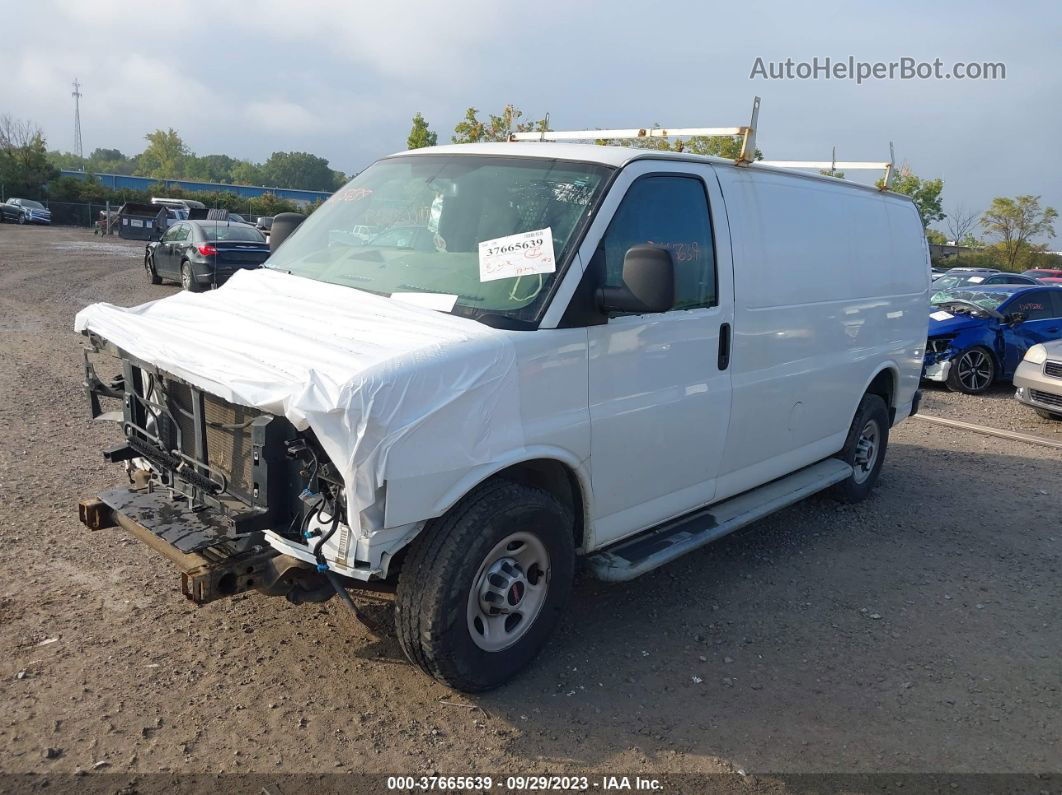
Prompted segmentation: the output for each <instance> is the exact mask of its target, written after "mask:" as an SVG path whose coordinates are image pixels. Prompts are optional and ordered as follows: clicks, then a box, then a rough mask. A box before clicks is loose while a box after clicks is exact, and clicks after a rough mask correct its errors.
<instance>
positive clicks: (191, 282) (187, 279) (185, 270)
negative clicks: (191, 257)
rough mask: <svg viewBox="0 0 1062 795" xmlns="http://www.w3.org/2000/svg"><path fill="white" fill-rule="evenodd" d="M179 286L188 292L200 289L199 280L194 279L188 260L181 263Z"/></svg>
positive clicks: (195, 291)
mask: <svg viewBox="0 0 1062 795" xmlns="http://www.w3.org/2000/svg"><path fill="white" fill-rule="evenodd" d="M181 287H182V288H184V289H185V290H187V291H188V292H190V293H198V292H199V291H200V287H199V282H197V281H196V280H195V274H194V273H192V266H191V264H190V263H188V262H182V263H181Z"/></svg>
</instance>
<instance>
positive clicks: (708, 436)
mask: <svg viewBox="0 0 1062 795" xmlns="http://www.w3.org/2000/svg"><path fill="white" fill-rule="evenodd" d="M365 227H372V228H375V229H377V230H378V232H377V234H375V235H374V236H373V237H372V238H371V239H369V240H364V239H361V238H359V237H358V236H357V235H356V234H355V230H358V229H362V228H365ZM389 230H390V231H389ZM275 242H276V243H279V242H280V241H275ZM929 273H930V269H929V256H928V250H927V245H926V240H925V236H924V234H923V229H922V225H921V223H920V220H919V216H918V213H917V212H916V210H915V208H914V206H913V205H912V203H911V202H910V200H909V199H908V198H906V197H904V196H899V195H895V194H892V193H889V192H886V191H879V190H877V189H874V188H870V187H865V186H860V185H857V184H853V183H850V182H847V181H844V180H841V179H836V178H832V177H823V176H819V175H817V174H810V175H809V174H803V173H796V172H793V171H788V170H782V169H778V168H772V167H768V166H763V165H758V164H740V165H739V164H736V163H734V162H732V161H727V160H720V159H712V158H705V157H698V156H692V155H684V154H678V153H660V152H654V151H646V150H642V149H630V148H621V147H603V146H593V145H587V144H561V143H498V144H473V145H463V146H443V147H434V148H429V149H420V150H416V151H412V152H403V153H400V154H398V155H395V156H393V157H388V158H385V159H383V160H380V161H379V162H377V163H375V164H374V165H372V166H371V167H369V168H367V169H365V170H364V171H362V172H361V173H360V174H359V175H358V176H357V178H355V179H354V180H353V181H352V182H351V183H350V184H349V185H348V186H347V187H346V188H344V189H343V190H341V191H339V192H338V193H337V194H336V195H334V196H333V197H332V198H331V199H330V200H329V201H328V202H326V203H325V204H324V206H322V207H321V208H320V209H319V210H317V211H316V212H314V213H313V215H311V216H310V217H309V218H308V219H307V220H306V221H305V222H304V223H303V224H302V225H301V226H300V227H299V228H298V229H297V230H296V231H295V232H294V233H293V234H292V235H291V236H290V237H289V238H288V239H287V240H286V241H283V245H282V246H280V247H279V248H276V249H275V251H274V253H273V255H272V257H271V258H270V260H269V261H268V262H267V263H266V266H265V267H264V268H263V269H261V270H257V271H240V272H239V273H237V274H236V276H234V277H233V278H232V279H230V280H229V281H228V283H227V284H226V285H224V286H223V287H221V288H220V289H218V290H215V291H211V292H208V293H204V294H199V295H196V294H190V293H182V294H178V295H174V296H172V297H169V298H164V299H162V300H159V301H155V302H153V303H150V304H145V305H143V306H139V307H134V308H131V309H121V308H118V307H114V306H110V305H106V304H97V305H93V306H91V307H88V308H87V309H85V310H83V311H82V312H81V313H80V314H79V315H78V317H77V321H76V327H77V330H78V331H81V332H83V333H84V334H85V335H86V336H87V337H88V347H89V348H90V349H91V350H90V351H89V352H88V353H87V354H86V386H87V390H88V393H89V397H90V400H91V403H92V413H93V415H94V416H105V417H108V418H112V419H115V420H117V421H118V422H120V423H121V425H122V428H123V435H124V437H125V438H124V440H123V441H122V443H121V444H119V445H117V446H115V447H114V448H113V449H111V450H109V451H107V453H106V456H107V458H108V459H109V460H112V461H124V462H126V468H127V469H128V473H129V479H130V485H128V486H123V487H120V488H116V489H114V490H112V491H109V492H106V493H105V494H102V495H100V496H99V497H98V498H95V499H90V500H85V501H84V502H83V503H82V505H81V515H82V520H83V521H84V522H85V523H86V524H87V525H89V526H90V527H94V528H99V527H109V526H120V527H122V528H124V529H126V530H127V531H129V532H132V533H134V534H135V535H137V536H138V537H139V538H141V539H142V540H144V541H146V542H147V543H149V544H150V545H151V546H152V547H153V548H154V549H155V550H156V551H160V552H162V553H163V554H165V555H166V556H167V557H169V558H170V559H171V560H172V561H174V562H175V563H176V564H177V565H178V567H179V568H180V569H181V572H182V584H183V588H184V592H185V593H186V595H188V596H189V597H190V598H192V599H193V600H195V601H196V602H198V603H203V602H209V601H211V600H212V599H217V598H221V597H223V596H226V595H229V594H232V593H238V592H241V591H246V590H249V589H257V590H259V591H261V592H263V593H267V594H273V595H284V596H286V597H287V598H288V599H290V600H292V601H294V602H301V601H321V600H324V599H327V598H329V597H331V596H334V595H335V594H337V593H338V594H339V595H340V596H341V597H343V598H344V600H345V601H347V603H348V604H350V605H351V606H353V603H352V602H351V601H350V600H349V596H348V594H347V591H346V590H345V588H346V587H347V586H351V585H354V584H356V583H358V582H363V583H370V582H378V583H391V584H394V585H395V587H396V588H397V597H396V603H395V623H396V626H397V632H398V636H399V640H400V641H401V644H402V647H403V649H404V650H405V651H406V653H407V654H408V656H409V658H410V659H411V660H412V661H413V662H415V663H416V664H417V665H419V666H420V667H421V668H423V669H424V670H425V671H426V672H427V673H429V674H430V675H432V676H434V677H436V678H438V679H440V680H442V681H443V682H446V683H448V684H450V685H452V686H453V687H456V688H461V689H464V690H470V691H473V690H481V689H486V688H490V687H493V686H496V685H498V684H500V683H501V682H504V681H505V680H507V679H508V678H510V677H511V676H513V675H514V674H515V673H516V672H517V671H519V670H520V669H521V668H523V667H524V666H525V665H526V664H527V663H528V661H529V660H530V659H531V658H532V657H533V656H534V655H535V654H536V653H537V652H538V651H539V649H540V648H541V647H542V646H543V644H544V643H545V641H546V639H547V637H548V635H549V634H550V632H551V630H552V629H553V627H554V625H555V624H556V623H557V620H558V618H559V616H560V614H561V612H562V610H563V608H564V605H565V601H566V600H567V598H568V595H569V592H570V590H571V588H572V580H573V576H574V573H575V571H576V565H577V561H578V560H580V559H582V560H584V561H585V564H586V568H587V569H588V570H589V571H590V572H591V573H592V574H594V575H596V576H598V577H600V578H603V579H605V580H626V579H630V578H632V577H635V576H637V575H639V574H641V573H643V572H646V571H649V570H650V569H653V568H654V567H656V566H659V565H661V564H664V563H666V562H668V561H670V560H672V559H674V558H676V557H677V556H679V555H682V554H684V553H686V552H689V551H691V550H693V549H696V548H698V547H700V546H702V545H704V544H706V543H708V542H710V541H712V540H714V539H716V538H719V537H720V536H722V535H724V534H726V533H728V532H731V531H732V530H735V529H737V528H739V527H742V526H744V525H746V524H748V523H750V522H752V521H754V520H756V519H757V518H759V517H762V516H764V515H766V514H768V513H770V512H772V511H775V510H777V509H779V508H782V507H784V506H786V505H789V504H791V503H793V502H795V501H796V500H798V499H800V498H802V497H805V496H807V495H810V494H813V493H815V492H818V491H820V490H823V489H826V488H831V487H832V489H833V490H834V493H835V494H836V495H837V496H838V497H839V498H840V499H843V500H848V501H855V500H860V499H863V498H864V497H865V496H866V495H867V493H868V491H869V490H870V488H871V487H872V486H873V484H874V482H875V480H876V479H877V477H878V473H879V471H880V469H881V466H882V463H883V461H884V458H885V452H886V447H887V444H888V440H889V429H890V428H891V427H893V426H894V425H895V424H896V423H898V422H900V421H901V420H903V419H904V418H905V417H907V416H909V415H910V414H912V413H913V412H914V411H915V410H916V409H917V403H918V392H917V389H918V385H919V376H920V373H921V369H922V357H923V349H924V346H925V339H926V326H927V320H926V306H927V305H928V297H927V290H928V287H929ZM93 351H95V353H93ZM103 352H108V353H110V354H112V355H114V356H117V357H119V359H120V367H121V371H122V373H121V375H120V376H118V377H117V378H114V379H110V380H105V379H103V378H101V377H100V376H98V375H97V372H96V369H95V367H94V365H93V362H94V361H96V359H97V358H98V356H97V354H99V353H103ZM89 354H91V356H90V355H89ZM101 398H116V399H118V400H119V401H121V407H120V410H118V411H115V412H111V413H109V414H104V413H103V409H102V407H101V403H100V401H101Z"/></svg>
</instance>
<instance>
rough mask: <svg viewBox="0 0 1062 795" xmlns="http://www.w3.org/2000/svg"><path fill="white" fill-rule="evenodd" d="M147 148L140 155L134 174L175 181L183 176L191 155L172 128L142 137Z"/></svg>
mask: <svg viewBox="0 0 1062 795" xmlns="http://www.w3.org/2000/svg"><path fill="white" fill-rule="evenodd" d="M144 138H145V139H146V140H147V142H148V145H147V148H146V149H145V150H144V151H143V152H141V153H140V158H139V163H138V164H137V168H136V173H137V174H138V175H140V176H145V177H155V178H157V179H176V178H179V177H183V176H184V169H185V164H186V161H187V160H188V157H189V155H190V154H191V153H190V152H189V151H188V147H187V146H186V145H185V143H184V141H183V140H181V136H180V135H178V134H177V131H176V130H174V129H173V128H172V127H171V128H170V129H168V130H155V132H150V133H148V134H147V135H145V136H144Z"/></svg>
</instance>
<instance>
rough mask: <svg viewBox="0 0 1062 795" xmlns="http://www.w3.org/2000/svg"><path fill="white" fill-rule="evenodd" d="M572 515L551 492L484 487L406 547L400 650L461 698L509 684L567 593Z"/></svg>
mask: <svg viewBox="0 0 1062 795" xmlns="http://www.w3.org/2000/svg"><path fill="white" fill-rule="evenodd" d="M572 528H573V522H572V517H571V514H570V513H569V512H568V511H567V510H566V509H565V508H564V507H563V506H562V505H561V504H560V503H559V502H558V501H557V500H556V499H555V498H554V497H553V496H552V495H551V494H549V493H547V492H545V491H543V490H541V489H536V488H532V487H530V486H523V485H520V484H518V483H513V482H511V481H508V480H495V481H491V482H489V483H487V484H485V485H483V486H481V487H480V488H478V489H476V490H475V491H473V492H472V493H471V494H469V495H468V496H466V497H465V498H464V499H462V500H461V501H460V502H459V503H458V504H457V505H455V506H454V507H453V508H452V509H451V510H450V511H449V512H448V513H447V514H446V515H445V516H444V517H443V518H442V519H440V520H437V521H435V522H433V523H431V524H430V525H429V526H427V527H426V528H425V529H424V530H423V531H422V533H421V535H420V536H419V537H418V538H417V539H416V540H415V541H414V542H413V545H412V547H411V548H410V550H409V554H408V557H407V558H406V560H405V562H404V564H403V566H402V572H401V574H400V575H399V580H398V592H397V595H396V599H395V627H396V629H397V631H398V640H399V642H400V644H401V645H402V650H403V651H404V652H405V654H406V656H407V657H408V658H409V659H410V661H411V662H413V663H415V664H416V665H418V666H419V667H420V668H421V669H422V670H423V671H424V672H425V673H427V674H428V675H429V676H432V677H434V678H435V679H438V680H439V681H441V682H443V683H444V684H447V685H449V686H450V687H453V688H455V689H457V690H463V691H465V692H469V693H472V692H478V691H483V690H489V689H491V688H494V687H497V686H498V685H500V684H502V683H504V682H506V681H508V680H509V679H511V678H512V677H513V676H515V675H516V674H517V673H519V672H520V671H521V670H522V669H523V668H524V667H526V666H527V665H528V663H530V662H531V660H532V659H533V658H534V657H535V655H536V654H538V652H539V651H540V650H541V649H542V646H543V645H544V644H545V642H546V640H547V639H548V637H549V635H550V633H552V631H553V628H554V627H555V626H556V624H557V621H558V620H559V618H560V615H561V611H562V610H563V609H564V606H565V604H566V603H567V600H568V594H569V593H570V591H571V586H572V578H573V576H574V569H575V546H574V540H573V533H572Z"/></svg>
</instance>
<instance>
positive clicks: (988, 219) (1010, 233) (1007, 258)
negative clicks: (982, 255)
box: [981, 195, 1058, 270]
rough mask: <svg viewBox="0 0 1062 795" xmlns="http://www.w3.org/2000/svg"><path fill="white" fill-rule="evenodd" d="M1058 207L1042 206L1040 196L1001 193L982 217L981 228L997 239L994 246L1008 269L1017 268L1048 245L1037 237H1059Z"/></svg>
mask: <svg viewBox="0 0 1062 795" xmlns="http://www.w3.org/2000/svg"><path fill="white" fill-rule="evenodd" d="M1056 218H1058V212H1057V211H1056V210H1055V208H1054V207H1041V206H1040V197H1039V196H1029V195H1023V196H1018V197H1016V198H1013V199H1010V198H1007V197H1005V196H997V197H996V198H994V199H992V205H991V206H990V207H989V208H988V209H987V210H985V213H984V215H982V216H981V227H982V228H983V229H984V230H985V232H987V233H988V234H989V235H991V236H993V237H995V238H997V240H996V243H995V245H994V248H995V249H996V250H997V251H998V252H999V256H1000V258H1001V259H1002V261H1003V263H1004V265H1005V266H1006V267H1007V269H1008V270H1013V269H1015V268H1016V267H1017V266H1018V265H1019V264H1020V262H1021V261H1022V258H1023V257H1024V258H1028V257H1030V256H1031V255H1035V254H1036V253H1038V252H1042V251H1043V250H1044V248H1045V246H1043V245H1037V244H1035V243H1034V242H1033V239H1034V238H1037V237H1047V238H1052V237H1054V236H1055V225H1054V222H1055V219H1056Z"/></svg>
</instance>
